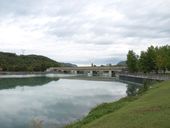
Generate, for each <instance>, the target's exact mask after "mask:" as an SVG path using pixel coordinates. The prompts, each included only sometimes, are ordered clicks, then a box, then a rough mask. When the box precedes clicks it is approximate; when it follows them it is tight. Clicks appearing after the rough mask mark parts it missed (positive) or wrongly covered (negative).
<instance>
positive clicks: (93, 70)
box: [46, 66, 127, 77]
mask: <svg viewBox="0 0 170 128" xmlns="http://www.w3.org/2000/svg"><path fill="white" fill-rule="evenodd" d="M126 69H127V67H123V66H91V67H90V66H89V67H88V66H87V67H51V68H48V69H47V70H46V71H47V72H56V73H70V74H86V75H88V76H93V75H99V76H100V75H101V76H108V77H113V76H115V74H116V73H120V72H122V71H124V70H126Z"/></svg>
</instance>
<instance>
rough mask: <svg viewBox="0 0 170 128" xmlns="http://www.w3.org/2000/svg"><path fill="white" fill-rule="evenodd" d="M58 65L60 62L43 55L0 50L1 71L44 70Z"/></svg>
mask: <svg viewBox="0 0 170 128" xmlns="http://www.w3.org/2000/svg"><path fill="white" fill-rule="evenodd" d="M58 66H61V64H60V63H58V62H56V61H54V60H51V59H49V58H47V57H44V56H38V55H16V54H13V53H3V52H0V67H1V68H2V69H3V71H45V70H46V69H47V68H49V67H58Z"/></svg>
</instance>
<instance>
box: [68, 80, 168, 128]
mask: <svg viewBox="0 0 170 128" xmlns="http://www.w3.org/2000/svg"><path fill="white" fill-rule="evenodd" d="M169 92H170V81H165V82H162V83H159V84H156V85H153V86H152V88H151V89H150V90H148V91H146V92H144V94H142V95H138V96H134V97H126V98H123V99H121V100H119V101H117V102H113V103H106V104H102V105H99V106H98V107H96V108H94V109H93V110H92V111H91V112H90V113H89V114H88V116H87V117H85V118H84V119H83V120H81V121H79V122H77V123H73V124H72V125H68V126H66V127H67V128H169V127H170V123H169V122H170V100H169V99H170V93H169Z"/></svg>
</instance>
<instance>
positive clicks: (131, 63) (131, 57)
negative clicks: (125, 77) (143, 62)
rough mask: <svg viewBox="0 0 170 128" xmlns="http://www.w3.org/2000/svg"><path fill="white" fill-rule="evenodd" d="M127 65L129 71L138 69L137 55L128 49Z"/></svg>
mask: <svg viewBox="0 0 170 128" xmlns="http://www.w3.org/2000/svg"><path fill="white" fill-rule="evenodd" d="M126 63H127V66H128V69H129V71H130V72H137V71H138V66H137V63H138V56H137V55H136V54H135V52H133V51H132V50H130V51H129V52H128V54H127V62H126Z"/></svg>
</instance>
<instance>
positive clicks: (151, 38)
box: [0, 0, 170, 65]
mask: <svg viewBox="0 0 170 128" xmlns="http://www.w3.org/2000/svg"><path fill="white" fill-rule="evenodd" d="M169 8H170V2H169V0H157V1H154V0H143V1H140V2H139V1H135V0H126V1H123V0H93V1H88V0H74V1H68V0H50V1H48V0H37V1H34V0H25V1H22V0H6V1H0V46H1V47H0V50H1V51H8V52H17V53H21V50H22V49H25V50H26V51H25V53H26V54H32V53H34V54H42V55H45V56H48V57H51V58H53V59H55V60H57V61H62V62H73V63H77V64H80V65H82V64H90V63H92V62H94V63H97V64H104V63H116V62H117V61H119V60H124V59H126V53H127V51H128V50H129V49H134V50H135V51H136V52H137V53H138V54H139V53H140V51H141V50H145V49H146V48H147V47H148V46H150V45H165V44H169V43H170V42H169V39H170V37H169V35H170V27H169V22H170V18H169V17H170V12H169Z"/></svg>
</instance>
